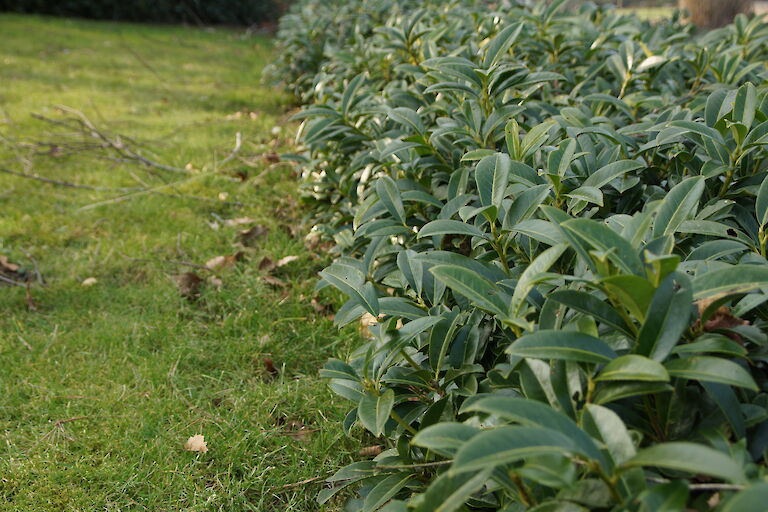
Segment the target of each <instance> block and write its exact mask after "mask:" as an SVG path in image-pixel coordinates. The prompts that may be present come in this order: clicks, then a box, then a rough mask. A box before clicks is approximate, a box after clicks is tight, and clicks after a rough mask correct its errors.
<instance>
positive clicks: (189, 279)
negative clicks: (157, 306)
mask: <svg viewBox="0 0 768 512" xmlns="http://www.w3.org/2000/svg"><path fill="white" fill-rule="evenodd" d="M174 278H175V279H176V286H178V287H179V293H181V295H182V297H186V298H187V299H194V298H196V297H199V296H200V288H202V285H203V280H202V278H200V276H198V275H197V274H195V273H194V272H184V273H183V274H179V275H177V276H175V277H174Z"/></svg>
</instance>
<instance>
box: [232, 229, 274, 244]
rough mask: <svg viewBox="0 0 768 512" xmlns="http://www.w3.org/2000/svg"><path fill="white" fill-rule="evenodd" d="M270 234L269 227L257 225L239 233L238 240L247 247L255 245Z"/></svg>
mask: <svg viewBox="0 0 768 512" xmlns="http://www.w3.org/2000/svg"><path fill="white" fill-rule="evenodd" d="M268 234H269V229H267V228H265V227H264V226H260V225H256V226H253V227H252V228H250V229H245V230H243V231H240V232H239V233H238V234H237V241H238V242H240V243H241V244H243V245H244V246H245V247H255V246H256V242H258V241H259V240H260V239H261V238H263V237H265V236H267V235H268Z"/></svg>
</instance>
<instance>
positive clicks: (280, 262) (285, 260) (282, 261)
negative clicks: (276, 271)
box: [275, 256, 299, 267]
mask: <svg viewBox="0 0 768 512" xmlns="http://www.w3.org/2000/svg"><path fill="white" fill-rule="evenodd" d="M298 259H299V257H298V256H285V257H284V258H280V259H279V260H277V263H276V264H275V265H276V266H277V267H282V266H284V265H287V264H289V263H291V262H293V261H296V260H298Z"/></svg>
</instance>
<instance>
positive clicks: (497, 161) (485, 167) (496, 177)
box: [475, 153, 510, 208]
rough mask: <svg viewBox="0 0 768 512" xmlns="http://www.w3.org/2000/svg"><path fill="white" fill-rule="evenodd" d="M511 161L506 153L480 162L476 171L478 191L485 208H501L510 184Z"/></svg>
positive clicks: (497, 154)
mask: <svg viewBox="0 0 768 512" xmlns="http://www.w3.org/2000/svg"><path fill="white" fill-rule="evenodd" d="M509 170H510V159H509V155H507V154H505V153H496V154H495V155H493V156H487V157H485V158H483V159H482V160H480V162H479V163H478V164H477V169H475V181H476V182H477V191H478V193H479V194H480V202H481V203H482V205H483V206H490V205H493V206H496V207H497V208H498V207H500V206H501V200H502V199H504V192H505V191H506V189H507V185H508V184H509Z"/></svg>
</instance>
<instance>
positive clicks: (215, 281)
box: [205, 276, 224, 290]
mask: <svg viewBox="0 0 768 512" xmlns="http://www.w3.org/2000/svg"><path fill="white" fill-rule="evenodd" d="M205 282H206V283H208V284H209V285H211V286H213V287H214V288H216V289H217V290H221V287H222V286H224V281H222V280H221V279H219V278H218V277H216V276H210V277H209V278H208V279H206V280H205Z"/></svg>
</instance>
